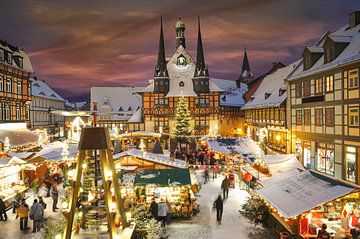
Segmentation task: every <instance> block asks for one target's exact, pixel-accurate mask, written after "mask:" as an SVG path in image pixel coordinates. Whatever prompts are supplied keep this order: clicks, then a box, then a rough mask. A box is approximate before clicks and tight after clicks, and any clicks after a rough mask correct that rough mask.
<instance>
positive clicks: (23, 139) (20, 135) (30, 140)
mask: <svg viewBox="0 0 360 239" xmlns="http://www.w3.org/2000/svg"><path fill="white" fill-rule="evenodd" d="M7 138H8V139H9V146H10V147H18V146H23V145H28V144H34V143H36V142H37V141H38V139H39V136H38V135H37V134H35V133H33V132H31V131H30V130H28V129H11V130H6V129H2V130H0V142H2V143H5V142H6V140H7Z"/></svg>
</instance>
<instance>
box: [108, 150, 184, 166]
mask: <svg viewBox="0 0 360 239" xmlns="http://www.w3.org/2000/svg"><path fill="white" fill-rule="evenodd" d="M124 156H133V157H137V158H140V159H144V160H147V161H150V162H153V163H159V164H164V165H167V166H170V167H174V168H187V167H186V164H185V161H183V160H178V159H174V161H172V160H170V155H166V154H154V153H150V152H144V151H141V150H139V149H129V150H127V151H124V152H121V153H118V154H115V155H114V156H113V158H114V160H117V159H120V158H121V157H124Z"/></svg>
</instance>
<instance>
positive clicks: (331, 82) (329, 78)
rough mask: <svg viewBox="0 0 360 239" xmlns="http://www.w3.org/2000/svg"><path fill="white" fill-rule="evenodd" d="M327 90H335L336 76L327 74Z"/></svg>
mask: <svg viewBox="0 0 360 239" xmlns="http://www.w3.org/2000/svg"><path fill="white" fill-rule="evenodd" d="M325 83H326V92H331V91H333V90H334V77H333V76H327V77H326V82H325Z"/></svg>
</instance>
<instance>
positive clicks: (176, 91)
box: [166, 45, 197, 97]
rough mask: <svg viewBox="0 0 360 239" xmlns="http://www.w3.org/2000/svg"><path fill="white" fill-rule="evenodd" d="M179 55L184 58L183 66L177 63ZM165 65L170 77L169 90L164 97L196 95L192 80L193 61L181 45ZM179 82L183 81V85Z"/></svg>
mask: <svg viewBox="0 0 360 239" xmlns="http://www.w3.org/2000/svg"><path fill="white" fill-rule="evenodd" d="M179 56H183V57H184V58H185V59H186V65H185V66H182V65H178V64H177V60H178V58H179ZM166 67H167V70H168V73H169V77H170V85H169V92H168V93H167V95H166V97H176V96H197V94H196V93H195V92H194V86H193V81H192V78H193V77H194V72H195V68H196V66H195V62H194V60H193V59H192V57H191V56H190V54H189V53H188V52H187V50H186V49H185V48H184V47H183V46H182V45H180V46H179V47H178V49H177V50H176V52H175V53H174V54H173V55H172V56H171V58H170V60H169V62H168V63H167V65H166ZM180 82H183V83H184V84H183V85H184V86H180V85H181V84H180Z"/></svg>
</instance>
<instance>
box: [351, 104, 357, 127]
mask: <svg viewBox="0 0 360 239" xmlns="http://www.w3.org/2000/svg"><path fill="white" fill-rule="evenodd" d="M349 126H359V108H349Z"/></svg>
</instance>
